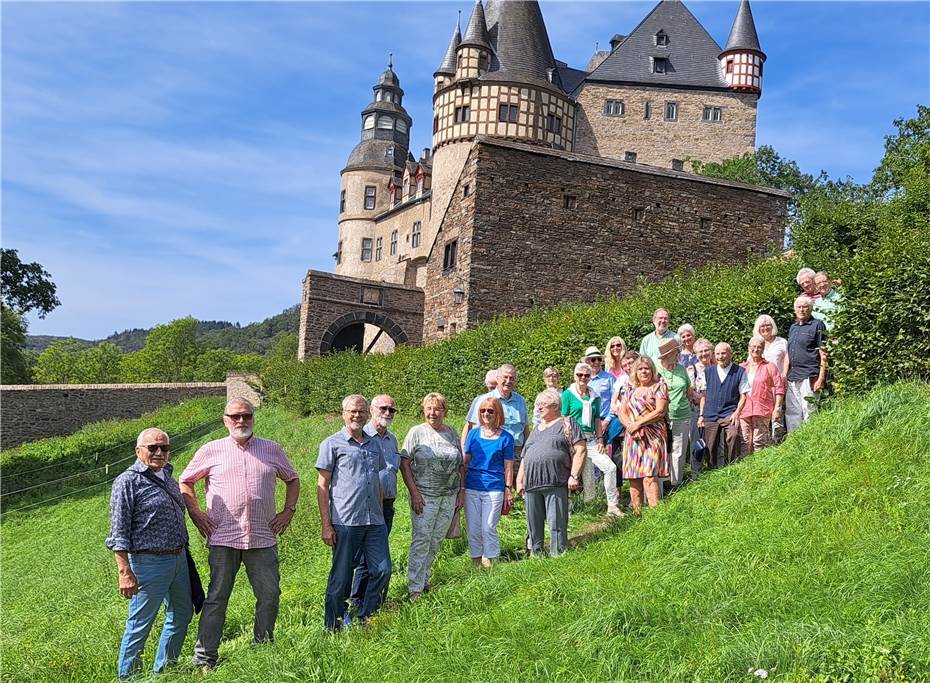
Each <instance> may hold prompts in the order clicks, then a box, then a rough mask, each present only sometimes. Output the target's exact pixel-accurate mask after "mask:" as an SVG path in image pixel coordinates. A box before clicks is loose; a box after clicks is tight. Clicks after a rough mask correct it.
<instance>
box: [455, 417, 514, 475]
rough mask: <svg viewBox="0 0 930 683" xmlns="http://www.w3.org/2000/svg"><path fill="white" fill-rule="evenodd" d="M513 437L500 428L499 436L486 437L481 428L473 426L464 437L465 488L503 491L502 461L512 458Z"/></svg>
mask: <svg viewBox="0 0 930 683" xmlns="http://www.w3.org/2000/svg"><path fill="white" fill-rule="evenodd" d="M513 450H514V449H513V437H512V436H510V432H508V431H506V430H503V429H502V430H501V433H500V436H498V437H497V438H494V439H486V438H484V437H483V436H481V428H480V427H475V428H474V429H472V430H471V431H470V432H468V436H467V437H465V452H466V453H468V455H469V459H468V468H467V469H466V470H465V488H467V489H471V490H472V491H503V490H504V485H505V483H506V482H505V481H504V463H505V461H507V460H511V461H512V460H513Z"/></svg>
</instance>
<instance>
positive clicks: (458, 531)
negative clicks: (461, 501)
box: [446, 508, 462, 538]
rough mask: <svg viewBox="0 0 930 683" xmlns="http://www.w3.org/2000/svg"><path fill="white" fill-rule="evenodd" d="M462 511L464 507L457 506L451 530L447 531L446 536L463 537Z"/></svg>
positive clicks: (450, 525)
mask: <svg viewBox="0 0 930 683" xmlns="http://www.w3.org/2000/svg"><path fill="white" fill-rule="evenodd" d="M461 511H462V508H455V513H454V514H453V515H452V522H451V523H450V524H449V530H448V531H447V532H446V538H461V537H462V522H461V520H460V517H459V514H460V513H461Z"/></svg>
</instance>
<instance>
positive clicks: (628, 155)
mask: <svg viewBox="0 0 930 683" xmlns="http://www.w3.org/2000/svg"><path fill="white" fill-rule="evenodd" d="M623 160H624V161H631V162H633V163H634V164H635V163H636V152H624V153H623Z"/></svg>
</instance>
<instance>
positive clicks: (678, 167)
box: [672, 159, 685, 171]
mask: <svg viewBox="0 0 930 683" xmlns="http://www.w3.org/2000/svg"><path fill="white" fill-rule="evenodd" d="M672 170H673V171H684V170H685V162H684V161H682V160H681V159H672Z"/></svg>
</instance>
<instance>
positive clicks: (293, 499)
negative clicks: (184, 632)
mask: <svg viewBox="0 0 930 683" xmlns="http://www.w3.org/2000/svg"><path fill="white" fill-rule="evenodd" d="M254 419H255V409H254V408H253V406H252V404H251V403H249V402H248V401H247V400H245V399H244V398H234V399H232V400H231V401H229V402H228V403H227V404H226V408H225V410H224V411H223V423H224V424H225V425H226V429H227V431H228V432H229V436H228V437H226V438H224V439H217V440H216V441H210V442H208V443H205V444H204V445H203V446H201V447H200V448H199V449H198V450H197V452H196V453H195V454H194V458H193V459H192V460H191V461H190V463H189V464H188V465H187V468H186V469H185V470H184V473H183V474H182V475H181V479H180V482H181V493H182V494H183V496H184V502H185V503H187V512H188V513H189V514H190V516H191V519H192V520H193V521H194V524H195V526H196V527H197V529H198V530H199V531H200V533H201V534H203V535H204V536H205V537H206V539H207V545H209V547H210V551H209V560H210V587H209V589H208V590H207V599H206V601H205V602H204V606H203V613H202V614H201V615H200V626H199V628H198V631H197V644H196V645H195V646H194V663H195V664H196V665H197V666H200V667H203V668H204V669H205V670H209V669H212V668H213V667H215V666H216V663H217V658H218V651H219V646H220V638H221V637H222V635H223V624H224V623H225V621H226V607H227V605H228V604H229V596H230V594H231V593H232V589H233V584H234V583H235V580H236V574H237V573H238V572H239V566H240V565H243V564H244V565H245V571H246V574H247V575H248V577H249V583H250V584H252V592H253V593H254V594H255V626H254V628H253V636H252V642H254V643H262V642H265V641H270V640H272V639H273V637H274V625H275V621H276V620H277V618H278V604H279V600H280V596H281V588H280V575H279V573H278V546H277V539H276V536H277V535H278V534H282V533H284V531H285V530H286V529H287V527H288V525H290V523H291V519H292V518H293V516H294V513H295V512H296V511H297V497H298V496H299V495H300V479H299V478H298V476H297V471H296V470H295V469H294V467H293V466H292V465H291V463H290V461H289V460H288V458H287V454H286V453H285V452H284V449H283V448H281V446H279V445H278V444H276V443H275V442H274V441H269V440H267V439H262V438H259V437H257V436H255V435H254V434H253V433H252V428H253V420H254ZM201 479H206V499H207V509H206V512H204V511H202V510H201V509H200V504H199V503H198V502H197V496H196V495H195V494H194V484H196V483H197V482H198V481H200V480H201ZM277 479H281V480H282V481H283V482H284V485H285V498H284V509H283V510H282V511H281V512H276V511H275V496H274V493H275V484H276V480H277Z"/></svg>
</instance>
